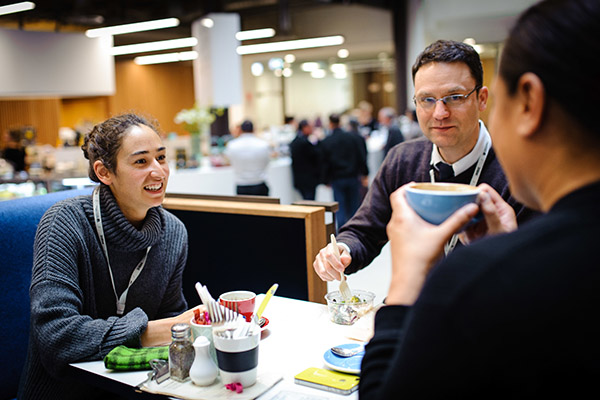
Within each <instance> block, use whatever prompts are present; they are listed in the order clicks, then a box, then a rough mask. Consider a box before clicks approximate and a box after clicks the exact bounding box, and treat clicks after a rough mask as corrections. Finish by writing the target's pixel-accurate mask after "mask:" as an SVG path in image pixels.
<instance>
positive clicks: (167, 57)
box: [133, 51, 198, 65]
mask: <svg viewBox="0 0 600 400" xmlns="http://www.w3.org/2000/svg"><path fill="white" fill-rule="evenodd" d="M196 58H198V52H197V51H182V52H180V53H168V54H156V55H152V56H139V57H136V58H134V59H133V62H135V63H136V64H138V65H149V64H161V63H168V62H178V61H189V60H195V59H196Z"/></svg>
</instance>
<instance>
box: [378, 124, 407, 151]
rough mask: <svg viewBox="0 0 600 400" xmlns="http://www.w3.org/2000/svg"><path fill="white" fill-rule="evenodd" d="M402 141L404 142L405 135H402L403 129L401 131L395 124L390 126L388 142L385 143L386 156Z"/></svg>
mask: <svg viewBox="0 0 600 400" xmlns="http://www.w3.org/2000/svg"><path fill="white" fill-rule="evenodd" d="M402 142H404V136H403V135H402V131H400V128H398V127H397V126H395V125H391V126H389V127H388V137H387V142H386V143H385V147H384V148H383V154H384V157H385V155H386V154H387V153H388V151H390V149H391V148H392V147H394V146H395V145H397V144H398V143H402Z"/></svg>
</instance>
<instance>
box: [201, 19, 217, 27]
mask: <svg viewBox="0 0 600 400" xmlns="http://www.w3.org/2000/svg"><path fill="white" fill-rule="evenodd" d="M200 23H201V24H202V26H203V27H205V28H208V29H210V28H212V27H213V26H215V21H214V20H213V19H212V18H202V19H201V20H200Z"/></svg>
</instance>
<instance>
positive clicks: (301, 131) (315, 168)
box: [290, 119, 321, 200]
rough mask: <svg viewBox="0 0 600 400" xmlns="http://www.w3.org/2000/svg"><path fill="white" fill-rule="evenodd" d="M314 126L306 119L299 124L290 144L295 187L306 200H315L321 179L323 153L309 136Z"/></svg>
mask: <svg viewBox="0 0 600 400" xmlns="http://www.w3.org/2000/svg"><path fill="white" fill-rule="evenodd" d="M312 132H313V128H312V125H311V124H310V123H309V122H308V121H307V120H305V119H303V120H301V121H300V122H299V123H298V133H297V135H296V137H295V138H294V140H292V143H290V153H291V157H292V176H293V179H294V187H295V188H296V189H298V191H299V192H300V194H301V195H302V198H303V199H304V200H314V199H315V196H316V191H317V186H318V185H319V183H320V179H321V152H320V149H319V147H318V144H313V143H312V142H311V141H310V139H309V136H310V135H311V134H312Z"/></svg>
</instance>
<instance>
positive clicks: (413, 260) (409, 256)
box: [386, 185, 478, 305]
mask: <svg viewBox="0 0 600 400" xmlns="http://www.w3.org/2000/svg"><path fill="white" fill-rule="evenodd" d="M406 186H407V185H404V186H402V187H401V188H399V189H398V190H396V191H395V192H394V193H392V194H391V196H390V203H391V206H392V217H391V219H390V222H389V223H388V225H387V235H388V238H389V240H390V247H391V253H392V278H391V283H390V290H389V293H388V296H387V298H386V304H402V305H412V304H413V303H414V302H415V300H416V299H417V297H418V296H419V293H420V292H421V289H422V287H423V284H424V283H425V279H426V277H427V274H428V273H429V271H430V269H431V268H432V267H433V265H434V264H435V263H436V261H437V260H438V259H439V258H440V257H441V256H442V254H443V251H444V245H445V244H446V242H448V240H450V238H451V237H452V235H453V234H454V233H455V232H457V231H458V230H459V229H460V228H461V227H462V226H464V225H465V224H466V223H468V222H469V221H470V220H471V219H472V218H473V217H474V216H475V215H476V214H477V212H478V207H477V205H476V204H467V205H466V206H464V207H462V208H461V209H459V210H458V211H456V212H455V213H454V214H452V215H451V216H450V217H449V218H448V219H446V221H444V222H443V223H442V224H440V225H432V224H430V223H429V222H427V221H425V220H423V219H422V218H421V217H419V215H417V213H416V212H415V211H414V210H413V209H412V208H411V207H410V205H408V203H407V202H406V196H405V188H406Z"/></svg>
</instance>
